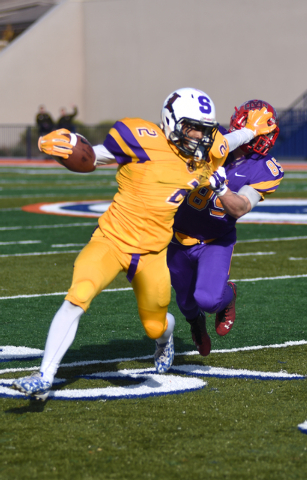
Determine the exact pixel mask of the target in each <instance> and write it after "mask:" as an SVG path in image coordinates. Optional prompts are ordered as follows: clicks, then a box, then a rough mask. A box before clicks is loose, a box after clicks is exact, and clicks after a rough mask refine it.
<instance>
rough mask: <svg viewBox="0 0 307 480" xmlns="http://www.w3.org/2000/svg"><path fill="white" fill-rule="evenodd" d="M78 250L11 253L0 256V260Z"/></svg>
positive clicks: (77, 251) (76, 251)
mask: <svg viewBox="0 0 307 480" xmlns="http://www.w3.org/2000/svg"><path fill="white" fill-rule="evenodd" d="M79 252H80V250H66V251H65V252H63V251H62V252H32V253H13V254H11V255H0V258H4V257H33V256H41V255H56V254H59V253H79Z"/></svg>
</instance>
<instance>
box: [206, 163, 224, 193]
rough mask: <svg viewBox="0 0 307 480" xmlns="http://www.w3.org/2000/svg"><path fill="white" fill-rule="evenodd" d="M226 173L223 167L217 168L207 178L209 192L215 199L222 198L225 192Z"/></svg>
mask: <svg viewBox="0 0 307 480" xmlns="http://www.w3.org/2000/svg"><path fill="white" fill-rule="evenodd" d="M226 179H227V176H226V172H225V168H224V167H219V168H218V169H217V170H216V171H215V172H214V173H213V174H212V175H211V177H210V178H209V182H210V186H211V190H213V191H214V193H215V194H216V196H217V197H222V196H223V195H225V193H226V192H227V185H226Z"/></svg>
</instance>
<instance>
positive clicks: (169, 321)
mask: <svg viewBox="0 0 307 480" xmlns="http://www.w3.org/2000/svg"><path fill="white" fill-rule="evenodd" d="M166 318H167V329H166V330H165V332H164V333H163V335H161V337H160V338H157V340H156V341H157V342H158V343H159V344H160V345H161V344H163V343H166V342H167V341H168V339H169V337H170V336H171V334H172V333H173V331H174V328H175V318H174V316H173V315H172V314H171V313H167V314H166Z"/></svg>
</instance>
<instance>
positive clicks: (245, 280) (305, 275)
mask: <svg viewBox="0 0 307 480" xmlns="http://www.w3.org/2000/svg"><path fill="white" fill-rule="evenodd" d="M305 277H307V274H305V273H304V274H302V275H281V276H280V277H258V278H242V279H234V280H233V279H231V281H232V282H259V281H261V280H286V279H287V278H305Z"/></svg>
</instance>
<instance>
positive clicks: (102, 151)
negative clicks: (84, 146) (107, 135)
mask: <svg viewBox="0 0 307 480" xmlns="http://www.w3.org/2000/svg"><path fill="white" fill-rule="evenodd" d="M93 149H94V152H95V155H96V162H95V164H96V165H106V164H108V163H114V162H116V159H115V157H114V155H112V153H111V152H109V150H108V149H107V148H106V147H105V146H104V145H95V146H94V147H93Z"/></svg>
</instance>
